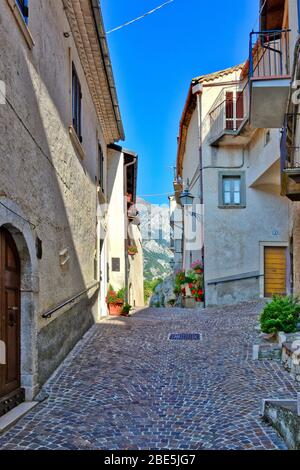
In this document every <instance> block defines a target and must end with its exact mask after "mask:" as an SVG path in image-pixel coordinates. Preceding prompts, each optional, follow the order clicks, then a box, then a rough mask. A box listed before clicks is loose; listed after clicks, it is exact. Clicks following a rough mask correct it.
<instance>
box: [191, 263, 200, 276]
mask: <svg viewBox="0 0 300 470" xmlns="http://www.w3.org/2000/svg"><path fill="white" fill-rule="evenodd" d="M191 268H192V270H193V271H194V272H195V273H196V274H202V273H203V267H202V263H201V261H200V260H197V261H195V262H194V263H193V264H192V266H191Z"/></svg>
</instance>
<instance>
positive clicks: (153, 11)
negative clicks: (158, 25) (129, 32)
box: [106, 0, 175, 34]
mask: <svg viewBox="0 0 300 470" xmlns="http://www.w3.org/2000/svg"><path fill="white" fill-rule="evenodd" d="M174 1H175V0H168V1H167V2H165V3H162V4H161V5H159V6H158V7H156V8H153V9H152V10H150V11H148V12H147V13H144V14H143V15H141V16H138V17H137V18H134V19H133V20H130V21H127V22H126V23H123V24H121V25H120V26H117V27H116V28H113V29H110V30H109V31H107V32H106V34H111V33H114V32H115V31H119V30H120V29H123V28H125V27H126V26H129V25H131V24H132V23H135V22H136V21H140V20H142V19H144V18H146V16H149V15H152V14H153V13H155V12H156V11H158V10H160V9H161V8H163V7H165V6H167V5H169V4H170V3H173V2H174Z"/></svg>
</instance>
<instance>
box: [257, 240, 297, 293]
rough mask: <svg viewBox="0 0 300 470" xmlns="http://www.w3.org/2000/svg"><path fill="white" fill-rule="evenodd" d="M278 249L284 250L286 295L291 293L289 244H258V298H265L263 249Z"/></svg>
mask: <svg viewBox="0 0 300 470" xmlns="http://www.w3.org/2000/svg"><path fill="white" fill-rule="evenodd" d="M268 246H270V247H274V248H276V247H278V248H286V257H285V259H286V293H287V294H288V295H289V294H290V293H291V285H290V272H291V262H290V257H289V250H288V248H289V246H290V245H289V242H275V241H274V242H259V251H260V253H259V265H260V266H259V275H260V277H259V296H260V298H262V299H264V298H265V247H268Z"/></svg>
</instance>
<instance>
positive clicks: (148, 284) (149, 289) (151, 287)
mask: <svg viewBox="0 0 300 470" xmlns="http://www.w3.org/2000/svg"><path fill="white" fill-rule="evenodd" d="M162 282H163V279H160V278H159V279H153V280H152V281H147V280H145V281H144V292H145V303H147V302H148V300H149V298H150V297H151V295H152V294H153V292H154V291H155V289H156V287H157V286H158V285H159V284H161V283H162Z"/></svg>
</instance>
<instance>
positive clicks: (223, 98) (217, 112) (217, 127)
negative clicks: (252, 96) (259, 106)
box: [209, 82, 249, 141]
mask: <svg viewBox="0 0 300 470" xmlns="http://www.w3.org/2000/svg"><path fill="white" fill-rule="evenodd" d="M248 116H249V86H248V82H247V83H246V84H245V85H244V87H243V88H239V87H235V88H232V87H228V88H223V90H222V91H221V93H220V94H219V96H218V98H217V99H216V101H215V102H214V104H213V106H212V108H211V110H210V111H209V117H210V120H209V121H210V122H209V134H210V135H209V140H210V141H213V140H215V139H217V138H218V137H220V136H222V135H223V134H224V133H228V134H234V135H237V134H238V133H239V131H240V129H241V128H242V126H243V124H244V122H245V120H246V119H247V118H248Z"/></svg>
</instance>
